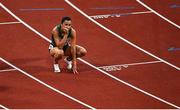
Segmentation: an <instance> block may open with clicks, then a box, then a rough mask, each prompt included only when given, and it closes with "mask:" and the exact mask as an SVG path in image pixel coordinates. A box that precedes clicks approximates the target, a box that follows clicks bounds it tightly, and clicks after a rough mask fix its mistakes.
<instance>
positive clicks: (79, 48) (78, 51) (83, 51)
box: [64, 45, 87, 60]
mask: <svg viewBox="0 0 180 110" xmlns="http://www.w3.org/2000/svg"><path fill="white" fill-rule="evenodd" d="M71 48H72V47H71V46H68V48H67V49H66V50H65V52H64V55H65V56H68V59H69V60H72V53H71ZM86 53H87V51H86V49H85V48H84V47H82V46H79V45H76V57H77V58H79V57H83V56H85V55H86Z"/></svg>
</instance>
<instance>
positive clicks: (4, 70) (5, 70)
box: [0, 69, 16, 73]
mask: <svg viewBox="0 0 180 110" xmlns="http://www.w3.org/2000/svg"><path fill="white" fill-rule="evenodd" d="M7 71H16V69H5V70H0V73H1V72H7Z"/></svg>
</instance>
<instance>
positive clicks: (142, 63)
mask: <svg viewBox="0 0 180 110" xmlns="http://www.w3.org/2000/svg"><path fill="white" fill-rule="evenodd" d="M154 63H162V61H149V62H140V63H130V64H120V65H107V66H100V67H97V68H104V67H109V66H135V65H146V64H154Z"/></svg>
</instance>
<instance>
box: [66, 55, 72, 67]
mask: <svg viewBox="0 0 180 110" xmlns="http://www.w3.org/2000/svg"><path fill="white" fill-rule="evenodd" d="M64 61H65V62H66V63H67V69H68V70H72V61H71V60H68V58H67V57H66V58H65V59H64Z"/></svg>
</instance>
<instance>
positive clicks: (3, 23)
mask: <svg viewBox="0 0 180 110" xmlns="http://www.w3.org/2000/svg"><path fill="white" fill-rule="evenodd" d="M19 23H21V22H2V23H0V25H5V24H19Z"/></svg>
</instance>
